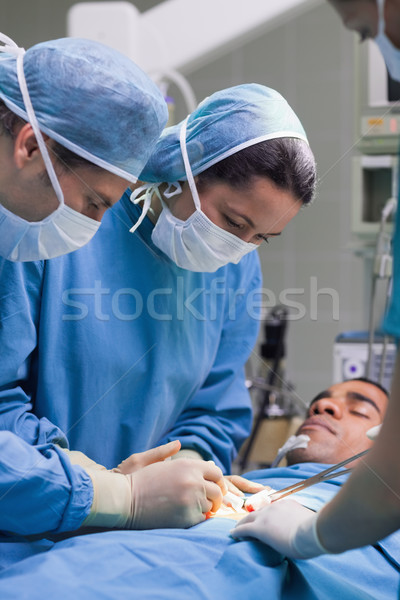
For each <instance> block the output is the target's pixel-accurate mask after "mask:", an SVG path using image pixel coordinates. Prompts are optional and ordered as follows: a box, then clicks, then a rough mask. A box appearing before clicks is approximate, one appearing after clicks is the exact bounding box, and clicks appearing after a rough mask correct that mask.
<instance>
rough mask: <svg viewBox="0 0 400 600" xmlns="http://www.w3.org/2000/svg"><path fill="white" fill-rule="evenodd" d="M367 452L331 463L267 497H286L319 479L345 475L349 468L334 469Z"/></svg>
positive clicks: (278, 498)
mask: <svg viewBox="0 0 400 600" xmlns="http://www.w3.org/2000/svg"><path fill="white" fill-rule="evenodd" d="M367 452H369V448H368V449H367V450H364V451H363V452H360V453H359V454H356V455H355V456H351V457H350V458H347V459H346V460H343V461H342V462H340V463H338V464H337V465H333V466H332V467H329V468H328V469H325V470H324V471H321V473H317V474H316V475H313V476H312V477H308V478H307V479H303V480H301V481H298V482H297V483H294V484H293V485H289V486H288V487H286V488H283V490H279V491H278V492H273V493H272V494H270V496H269V498H270V500H271V502H275V500H281V499H282V498H286V496H290V495H291V494H295V493H296V492H300V491H301V490H304V489H306V488H308V487H310V486H312V485H315V484H316V483H320V482H321V481H328V480H330V479H335V477H340V476H341V475H345V474H346V473H349V472H350V471H351V469H342V470H341V471H338V472H337V473H335V471H337V470H338V469H340V468H341V467H344V466H345V465H347V464H348V463H350V462H352V461H353V460H356V459H357V458H361V456H364V454H366V453H367Z"/></svg>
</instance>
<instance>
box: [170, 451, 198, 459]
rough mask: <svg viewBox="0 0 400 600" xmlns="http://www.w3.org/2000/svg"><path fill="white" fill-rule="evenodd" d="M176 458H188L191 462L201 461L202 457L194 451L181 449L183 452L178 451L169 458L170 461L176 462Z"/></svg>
mask: <svg viewBox="0 0 400 600" xmlns="http://www.w3.org/2000/svg"><path fill="white" fill-rule="evenodd" d="M177 458H190V459H192V460H203V457H202V455H201V454H200V453H199V452H196V450H190V449H189V448H183V450H179V452H177V453H176V454H174V455H173V456H171V459H172V460H176V459H177Z"/></svg>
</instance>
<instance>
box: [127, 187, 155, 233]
mask: <svg viewBox="0 0 400 600" xmlns="http://www.w3.org/2000/svg"><path fill="white" fill-rule="evenodd" d="M159 185H160V184H159V183H146V184H145V185H141V186H140V187H138V188H137V189H136V190H134V191H133V192H132V194H131V196H130V200H131V202H132V203H133V204H139V202H142V201H143V208H142V214H141V215H140V217H139V218H138V220H137V221H136V223H135V224H134V226H133V227H131V228H130V230H129V231H130V232H131V233H134V232H135V231H136V229H137V228H138V227H139V226H140V225H141V223H142V221H143V219H144V218H145V216H146V215H147V213H148V212H149V211H150V212H153V213H154V211H153V210H152V208H151V199H152V197H153V194H156V196H157V197H158V199H159V200H160V202H162V199H161V194H160V190H159V189H158V186H159Z"/></svg>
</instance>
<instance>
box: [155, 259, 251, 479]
mask: <svg viewBox="0 0 400 600" xmlns="http://www.w3.org/2000/svg"><path fill="white" fill-rule="evenodd" d="M242 260H243V259H242ZM245 261H246V257H245ZM242 271H243V272H245V273H246V280H245V284H244V281H243V280H242V282H241V284H242V285H243V287H242V288H240V287H239V288H237V287H235V286H231V287H230V289H231V290H236V291H237V290H238V289H239V290H240V289H242V290H243V292H244V293H243V294H242V295H241V296H240V297H239V298H238V301H237V302H236V303H235V304H234V305H233V303H232V301H229V302H228V303H227V307H226V312H225V317H224V318H225V323H224V328H223V331H222V335H221V339H220V343H219V347H218V352H217V354H216V357H215V360H214V363H213V366H212V369H211V371H210V372H209V374H208V376H207V378H206V380H205V381H204V383H203V385H202V387H201V388H200V389H199V390H198V392H197V393H196V394H195V396H194V397H193V398H192V400H191V401H190V403H189V405H188V406H187V408H186V409H185V410H184V411H183V412H182V414H181V415H180V417H179V418H178V420H177V422H176V423H175V425H174V427H173V428H172V430H171V431H169V433H168V435H167V436H165V438H163V439H162V440H161V442H160V443H165V442H167V441H171V440H174V439H179V440H180V441H181V443H182V448H190V449H193V450H196V451H197V452H199V453H200V454H201V455H202V456H203V458H204V459H205V460H214V461H215V463H216V464H217V465H218V466H219V467H220V468H221V469H222V471H223V472H224V473H230V472H231V463H232V461H233V460H234V459H235V457H236V456H237V453H238V450H239V449H240V447H241V445H242V444H243V442H244V441H245V439H246V438H247V437H248V436H249V434H250V430H251V423H252V408H251V400H250V395H249V392H248V389H247V388H246V386H245V373H244V367H243V365H244V364H245V362H246V361H247V359H248V357H249V355H250V353H251V351H252V349H253V347H254V345H255V343H256V340H257V335H258V330H259V323H260V316H259V312H260V311H259V300H260V291H261V270H260V266H259V260H258V256H257V254H256V253H252V256H249V257H248V261H247V265H246V268H242ZM249 281H250V283H249ZM239 285H240V284H239Z"/></svg>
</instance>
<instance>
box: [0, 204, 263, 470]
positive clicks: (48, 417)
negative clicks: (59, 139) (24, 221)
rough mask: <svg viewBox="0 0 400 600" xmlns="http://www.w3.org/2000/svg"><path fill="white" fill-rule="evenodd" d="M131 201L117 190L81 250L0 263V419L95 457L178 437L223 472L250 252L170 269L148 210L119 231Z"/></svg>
mask: <svg viewBox="0 0 400 600" xmlns="http://www.w3.org/2000/svg"><path fill="white" fill-rule="evenodd" d="M139 213H140V209H139V208H138V207H136V206H134V205H132V204H131V203H130V201H129V198H128V196H127V195H124V197H123V198H122V199H121V201H120V202H119V203H117V204H116V205H115V206H114V207H113V209H111V210H109V211H108V212H107V214H106V216H105V217H104V219H103V223H102V226H101V228H100V230H99V232H98V234H97V235H96V236H95V237H94V239H93V240H92V241H91V242H90V243H89V244H88V245H87V246H85V247H84V248H82V249H81V250H78V251H76V252H73V253H71V254H69V255H66V256H63V257H60V258H56V259H53V260H51V261H46V262H33V263H12V262H8V261H3V262H2V263H1V264H0V286H1V289H0V299H1V301H0V323H1V327H0V348H1V367H0V429H2V430H9V431H12V432H14V433H16V434H17V435H18V436H20V437H21V438H22V439H24V440H25V441H26V442H27V443H28V444H30V445H38V444H48V443H57V444H59V445H61V446H62V445H67V444H69V446H70V448H72V449H76V450H81V451H82V452H84V453H86V454H87V455H88V456H89V457H90V458H92V459H93V460H95V461H97V462H99V463H101V464H103V465H105V466H106V467H108V468H111V467H114V466H116V465H117V464H118V463H119V462H120V461H121V460H122V459H124V458H126V457H127V456H129V455H130V454H131V453H133V452H141V451H143V450H146V449H148V448H150V447H153V446H156V445H158V444H162V443H165V442H167V441H169V440H173V439H180V440H181V442H182V446H183V447H186V448H193V449H195V450H197V451H198V452H200V453H201V454H202V455H203V457H204V458H205V459H213V460H215V461H216V463H217V464H219V465H220V466H221V467H222V468H223V469H224V470H225V471H228V470H229V469H230V463H231V460H232V459H233V458H234V456H235V455H236V452H237V449H238V447H239V446H240V445H241V443H242V442H243V440H244V439H245V438H246V437H247V435H248V433H249V430H250V426H251V404H250V400H249V394H248V391H247V389H246V386H245V383H244V363H245V361H246V359H247V358H248V356H249V354H250V352H251V349H252V347H253V346H254V344H255V341H256V337H257V332H258V323H259V305H260V293H261V289H260V286H261V276H260V267H259V261H258V257H257V254H256V253H255V252H253V253H251V254H249V255H248V256H245V257H244V258H243V259H242V261H241V262H240V263H239V264H238V265H228V266H226V267H223V268H222V269H220V270H219V271H217V272H216V273H210V274H203V273H193V272H190V271H186V270H183V269H180V268H179V267H177V266H176V265H175V264H174V263H172V262H171V261H170V260H169V259H168V258H167V257H166V256H165V255H164V254H163V253H162V252H161V251H159V250H158V249H157V248H156V247H155V246H154V245H153V244H152V241H151V232H152V228H153V225H152V224H151V223H150V221H149V220H148V219H145V221H144V222H143V223H142V225H141V227H140V228H139V230H138V231H137V232H136V233H135V234H134V235H132V234H131V233H130V232H129V227H130V226H131V225H132V224H133V223H134V222H135V221H136V220H137V218H138V216H139ZM66 479H67V477H66Z"/></svg>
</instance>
